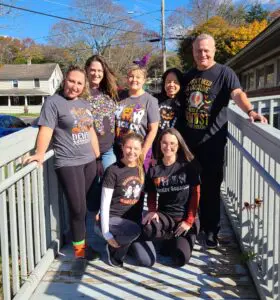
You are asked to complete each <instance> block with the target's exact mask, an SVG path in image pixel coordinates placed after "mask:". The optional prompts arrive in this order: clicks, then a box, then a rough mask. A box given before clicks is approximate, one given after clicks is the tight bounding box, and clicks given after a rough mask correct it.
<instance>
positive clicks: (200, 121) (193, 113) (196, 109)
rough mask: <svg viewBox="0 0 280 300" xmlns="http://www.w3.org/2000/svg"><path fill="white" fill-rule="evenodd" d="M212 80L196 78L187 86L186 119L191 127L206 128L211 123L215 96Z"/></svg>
mask: <svg viewBox="0 0 280 300" xmlns="http://www.w3.org/2000/svg"><path fill="white" fill-rule="evenodd" d="M212 83H213V82H212V81H209V80H207V79H204V78H194V79H193V80H191V81H190V82H189V83H188V85H187V87H186V90H185V92H186V120H187V124H188V126H189V127H190V128H193V129H206V128H207V126H208V125H209V118H210V112H211V106H212V103H213V101H214V96H211V93H210V89H211V86H212Z"/></svg>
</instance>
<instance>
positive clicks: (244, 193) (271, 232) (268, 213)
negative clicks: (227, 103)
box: [224, 105, 280, 299]
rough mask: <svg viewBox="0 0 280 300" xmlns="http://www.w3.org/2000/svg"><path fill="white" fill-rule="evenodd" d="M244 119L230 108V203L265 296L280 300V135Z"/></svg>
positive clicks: (227, 192) (227, 177)
mask: <svg viewBox="0 0 280 300" xmlns="http://www.w3.org/2000/svg"><path fill="white" fill-rule="evenodd" d="M242 115H243V113H241V112H240V110H239V109H238V108H237V107H235V106H233V105H232V106H231V107H230V109H229V112H228V117H229V129H228V145H227V164H226V168H225V178H224V179H225V180H224V183H225V197H224V201H225V204H226V208H227V211H228V213H229V215H230V216H231V221H232V224H233V226H234V229H235V232H236V234H237V236H238V238H239V240H240V243H241V245H242V248H243V251H244V253H243V256H244V258H245V260H246V261H247V262H248V266H249V268H250V271H251V275H252V276H253V279H254V281H255V283H256V286H257V288H258V290H259V293H260V296H261V297H262V298H263V299H265V298H270V297H271V298H273V299H278V298H279V292H280V291H279V276H280V272H279V255H280V245H279V243H280V227H279V226H280V219H279V209H280V203H279V200H280V150H279V149H280V131H279V130H277V129H275V128H273V127H271V126H269V125H261V124H251V123H249V122H248V120H246V119H245V118H244V117H243V116H242Z"/></svg>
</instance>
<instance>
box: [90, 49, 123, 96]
mask: <svg viewBox="0 0 280 300" xmlns="http://www.w3.org/2000/svg"><path fill="white" fill-rule="evenodd" d="M94 61H97V62H99V63H100V64H101V65H102V68H103V75H104V77H103V78H102V80H101V82H100V87H99V88H100V90H101V91H102V92H103V93H105V94H106V95H108V96H110V97H111V98H112V99H117V98H118V86H117V81H116V76H115V73H114V72H113V71H112V69H111V68H110V67H109V66H108V64H107V63H106V61H105V59H104V57H102V56H101V55H97V54H96V55H93V56H91V57H89V58H88V59H87V61H86V63H85V70H86V72H87V73H88V68H89V67H90V65H91V63H92V62H94Z"/></svg>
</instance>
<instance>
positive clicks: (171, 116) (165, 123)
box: [159, 105, 177, 130]
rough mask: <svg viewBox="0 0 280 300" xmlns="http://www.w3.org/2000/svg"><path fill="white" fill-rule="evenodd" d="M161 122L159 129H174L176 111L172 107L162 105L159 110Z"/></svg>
mask: <svg viewBox="0 0 280 300" xmlns="http://www.w3.org/2000/svg"><path fill="white" fill-rule="evenodd" d="M159 113H160V122H159V128H160V129H162V130H164V129H166V128H173V127H174V126H175V124H176V121H177V117H176V115H175V110H174V108H173V107H172V106H170V105H161V106H160V108H159Z"/></svg>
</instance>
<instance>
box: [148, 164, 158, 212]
mask: <svg viewBox="0 0 280 300" xmlns="http://www.w3.org/2000/svg"><path fill="white" fill-rule="evenodd" d="M151 171H152V168H150V169H149V171H148V174H147V175H146V179H145V191H146V192H147V206H148V210H149V212H152V211H156V210H157V192H156V187H155V185H154V183H153V180H152V177H151Z"/></svg>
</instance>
